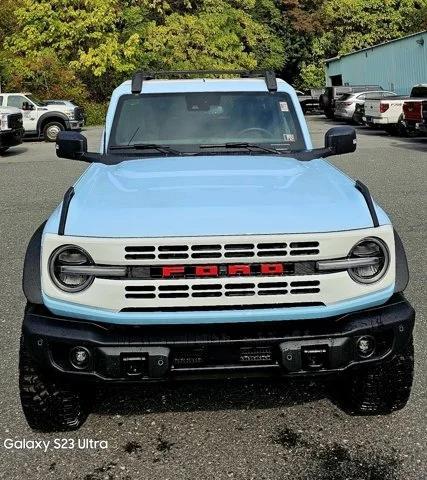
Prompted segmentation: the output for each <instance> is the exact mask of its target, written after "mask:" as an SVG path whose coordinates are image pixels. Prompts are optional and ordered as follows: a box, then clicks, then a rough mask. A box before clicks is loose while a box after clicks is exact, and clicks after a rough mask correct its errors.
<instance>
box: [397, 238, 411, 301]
mask: <svg viewBox="0 0 427 480" xmlns="http://www.w3.org/2000/svg"><path fill="white" fill-rule="evenodd" d="M394 244H395V249H396V283H395V287H394V292H395V293H402V292H403V291H404V290H405V289H406V287H407V286H408V283H409V268H408V260H407V258H406V252H405V248H404V247H403V242H402V240H401V238H400V236H399V234H398V233H397V232H396V230H394Z"/></svg>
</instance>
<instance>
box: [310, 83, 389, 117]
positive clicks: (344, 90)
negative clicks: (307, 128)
mask: <svg viewBox="0 0 427 480" xmlns="http://www.w3.org/2000/svg"><path fill="white" fill-rule="evenodd" d="M373 90H382V87H380V86H379V85H350V86H338V87H326V88H325V91H324V93H323V94H322V95H320V97H319V105H320V109H321V110H323V112H324V113H325V116H326V117H327V118H334V116H335V102H336V100H337V99H338V98H340V97H342V95H345V94H350V93H360V92H367V91H373Z"/></svg>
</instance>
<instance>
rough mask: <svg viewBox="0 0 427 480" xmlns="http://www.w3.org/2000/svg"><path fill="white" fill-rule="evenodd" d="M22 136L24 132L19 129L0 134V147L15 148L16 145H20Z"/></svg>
mask: <svg viewBox="0 0 427 480" xmlns="http://www.w3.org/2000/svg"><path fill="white" fill-rule="evenodd" d="M23 135H24V130H23V129H21V128H19V129H15V130H6V131H2V132H0V147H15V146H16V145H20V144H21V143H22V136H23Z"/></svg>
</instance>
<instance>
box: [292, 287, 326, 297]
mask: <svg viewBox="0 0 427 480" xmlns="http://www.w3.org/2000/svg"><path fill="white" fill-rule="evenodd" d="M291 293H292V294H294V295H295V294H300V295H303V294H308V293H320V288H297V289H294V290H291Z"/></svg>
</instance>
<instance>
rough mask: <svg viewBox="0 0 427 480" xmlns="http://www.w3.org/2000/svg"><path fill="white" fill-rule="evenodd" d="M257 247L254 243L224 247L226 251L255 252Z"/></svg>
mask: <svg viewBox="0 0 427 480" xmlns="http://www.w3.org/2000/svg"><path fill="white" fill-rule="evenodd" d="M254 248H255V245H253V244H252V243H229V244H227V245H224V249H225V250H253V249H254Z"/></svg>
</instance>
